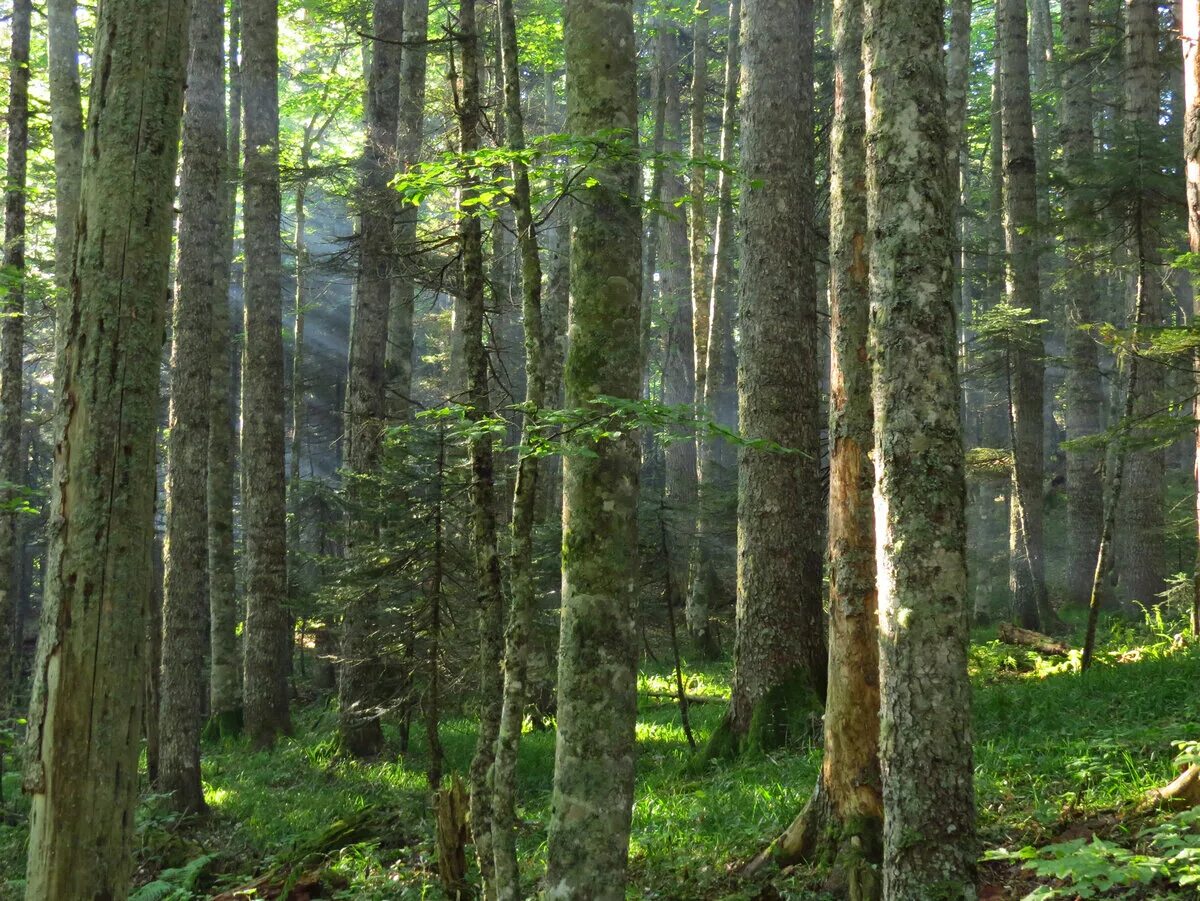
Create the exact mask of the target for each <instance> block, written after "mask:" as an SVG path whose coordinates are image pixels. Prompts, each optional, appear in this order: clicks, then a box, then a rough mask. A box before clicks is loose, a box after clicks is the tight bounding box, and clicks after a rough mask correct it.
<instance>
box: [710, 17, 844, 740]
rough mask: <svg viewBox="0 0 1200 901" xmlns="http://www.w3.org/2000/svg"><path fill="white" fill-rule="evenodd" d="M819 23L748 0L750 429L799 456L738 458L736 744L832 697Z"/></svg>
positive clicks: (782, 736) (744, 216)
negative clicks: (816, 63)
mask: <svg viewBox="0 0 1200 901" xmlns="http://www.w3.org/2000/svg"><path fill="white" fill-rule="evenodd" d="M813 17H814V4H813V3H812V2H809V0H804V2H799V3H797V2H794V0H745V3H744V6H743V7H742V52H743V61H742V161H741V169H742V172H741V177H742V179H743V182H742V191H741V211H740V215H741V224H742V229H741V230H742V270H741V272H742V279H741V300H740V311H739V315H740V326H741V338H742V342H741V347H740V353H739V355H738V367H739V369H738V393H739V400H740V417H741V432H742V435H744V436H745V437H746V438H747V439H750V440H752V441H758V440H762V441H768V442H773V443H774V444H776V445H779V446H781V447H783V448H787V449H788V450H787V451H786V452H779V451H778V450H776V449H773V448H760V447H754V446H746V447H743V448H742V449H741V454H740V465H739V491H738V576H737V579H738V586H737V638H736V644H735V647H734V676H733V691H732V699H731V702H730V710H729V717H728V728H729V733H730V737H731V738H732V739H733V744H734V745H735V746H743V745H749V746H761V747H763V748H770V747H772V746H775V745H778V744H781V743H783V742H786V741H789V740H791V741H794V740H795V739H796V738H797V737H798V736H802V735H804V734H806V733H808V732H810V731H811V721H812V717H813V714H814V712H815V711H817V710H819V708H820V705H821V703H822V702H823V701H824V697H825V683H826V651H825V620H824V615H823V612H822V609H821V600H822V599H821V571H822V564H823V557H824V552H823V548H822V541H823V536H824V532H825V529H824V521H823V520H824V498H823V496H822V490H821V476H820V471H819V469H820V456H821V455H820V449H819V440H820V426H819V423H818V416H819V410H818V397H819V391H820V384H819V380H818V374H817V339H816V336H817V297H816V276H815V260H814V256H813V245H814V242H815V229H814V224H813V216H814V212H813V193H814V187H813V129H812V102H813V87H812V71H813V69H812V64H813V28H814V18H813ZM781 197H786V198H788V202H786V203H781V202H780V198H781ZM723 731H724V730H722V731H719V732H718V733H717V735H716V736H714V739H713V741H717V742H720V741H725V740H726V739H724V738H723V737H722V734H723ZM710 749H711V750H714V751H715V750H717V749H716V748H715V747H714V746H713V745H711V744H710Z"/></svg>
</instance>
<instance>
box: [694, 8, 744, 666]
mask: <svg viewBox="0 0 1200 901" xmlns="http://www.w3.org/2000/svg"><path fill="white" fill-rule="evenodd" d="M741 9H742V4H741V0H731V3H730V6H729V37H728V47H727V49H726V55H725V93H724V101H723V106H722V112H721V148H720V152H721V162H722V163H724V164H725V165H726V166H732V165H733V164H734V152H735V151H734V145H733V141H734V129H735V127H736V120H737V114H738V110H737V96H738V75H739V72H740V69H741V63H740V59H739V55H738V45H739V43H740V41H741V18H742V13H741ZM733 178H734V176H733V173H732V172H729V171H724V170H723V171H722V172H721V174H720V176H719V179H718V184H717V226H716V239H715V245H714V247H713V274H712V282H711V288H712V292H711V299H710V320H709V327H708V344H707V355H708V359H707V361H706V363H705V380H704V404H703V409H704V413H705V415H706V416H708V417H709V418H710V419H711V420H712V421H713V422H715V423H716V424H717V425H719V426H721V427H722V428H726V429H731V430H733V429H736V428H737V415H738V414H737V351H736V349H735V347H734V343H733V320H734V307H735V305H736V303H737V284H736V273H735V271H734V261H735V256H734V255H735V247H734V235H733V217H734V211H733ZM736 465H737V458H736V453H735V451H734V448H733V445H732V444H730V443H729V442H728V441H725V440H724V439H721V438H714V437H708V438H705V439H703V440H702V441H701V442H700V471H699V476H700V482H699V486H698V513H699V518H698V525H697V529H696V565H695V567H694V571H693V573H692V580H693V581H692V586H691V591H690V592H688V598H687V610H686V614H687V623H688V630H689V631H690V632H691V634H692V636H693V638H694V639H695V640H696V643H697V645H698V646H699V647H700V648H701V650H702V651H705V652H708V653H715V652H716V650H717V648H716V636H715V635H714V634H713V625H712V622H711V615H712V608H713V607H714V606H715V604H716V603H717V602H718V601H719V600H720V599H721V597H722V596H723V594H724V591H725V587H726V586H728V585H730V584H731V582H732V579H731V578H730V577H729V573H731V572H732V570H733V560H732V555H731V554H730V553H729V550H730V547H731V545H732V543H733V540H734V536H733V533H732V532H731V531H730V530H728V529H726V528H725V527H724V526H725V523H727V522H729V521H730V520H731V519H734V518H735V517H734V516H733V515H731V514H732V513H733V507H734V498H735V494H736V491H737V478H736V474H735V467H736Z"/></svg>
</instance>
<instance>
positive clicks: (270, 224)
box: [242, 0, 291, 747]
mask: <svg viewBox="0 0 1200 901" xmlns="http://www.w3.org/2000/svg"><path fill="white" fill-rule="evenodd" d="M242 14H243V21H242V27H243V38H244V41H245V51H244V54H243V57H242V76H243V83H242V86H243V91H244V95H243V98H244V102H245V119H244V122H245V151H244V152H245V175H244V180H243V189H242V190H243V193H244V200H243V215H244V218H245V258H246V266H245V274H244V281H243V284H244V293H245V304H246V325H245V336H246V337H245V356H244V360H245V363H244V367H243V371H242V410H243V411H244V412H245V411H253V415H244V416H243V418H242V470H243V474H244V476H243V498H242V522H243V531H244V533H245V536H246V626H245V631H244V642H245V678H244V687H243V692H244V695H245V714H244V716H245V726H246V732H247V734H248V735H249V736H250V740H251V742H252V743H253V744H254V745H256V746H259V747H268V746H270V745H272V744H274V742H275V738H276V737H277V736H278V735H279V734H281V733H283V734H287V733H289V732H290V731H291V717H290V713H289V711H288V686H287V675H288V663H289V660H290V648H289V647H288V644H287V643H286V641H285V636H290V634H291V626H290V624H289V622H288V615H287V613H286V611H285V606H284V605H285V603H286V600H287V512H286V500H285V495H286V488H285V484H284V452H283V445H284V427H283V410H284V406H285V400H284V390H283V304H282V300H283V299H282V297H281V296H280V285H281V282H282V278H283V271H282V262H281V259H280V240H279V217H280V206H281V200H280V193H279V93H278V87H277V76H278V72H279V52H278V35H279V17H278V9H277V4H276V2H275V0H243V2H242Z"/></svg>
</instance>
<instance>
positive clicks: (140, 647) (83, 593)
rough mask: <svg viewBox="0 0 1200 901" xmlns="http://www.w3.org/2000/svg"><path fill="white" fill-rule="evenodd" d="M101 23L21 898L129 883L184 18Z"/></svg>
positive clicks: (62, 406)
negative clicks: (25, 865)
mask: <svg viewBox="0 0 1200 901" xmlns="http://www.w3.org/2000/svg"><path fill="white" fill-rule="evenodd" d="M182 12H183V11H182V10H181V9H180V8H179V7H178V6H177V5H176V4H173V3H170V2H166V0H157V2H149V3H147V2H140V0H139V2H131V0H112V2H106V3H105V4H104V5H103V6H102V7H101V8H100V10H99V20H98V22H97V27H96V44H95V47H94V50H93V55H92V62H93V64H94V66H95V71H96V72H97V73H105V77H103V78H100V77H97V78H96V79H95V80H94V81H93V84H92V94H91V99H90V103H89V104H88V110H89V113H88V116H89V122H88V129H87V147H86V154H85V160H86V162H85V166H84V173H83V180H82V190H81V197H80V207H79V211H78V217H79V218H78V222H79V224H80V229H79V233H78V236H77V241H76V250H75V257H74V259H75V262H74V266H73V270H72V272H73V274H72V278H71V293H70V301H69V304H68V306H67V308H66V309H65V310H64V312H65V313H66V315H64V316H62V317H60V321H61V322H62V325H63V328H62V333H63V337H64V341H63V343H62V345H61V347H62V351H61V354H60V356H59V358H58V360H57V363H56V367H57V378H56V382H55V394H56V397H55V420H54V429H55V462H54V476H53V481H52V482H51V484H52V485H53V486H54V488H53V490H52V491H51V505H52V512H51V518H50V522H51V524H52V525H51V528H50V535H49V543H50V547H49V551H48V557H47V566H46V584H45V599H44V606H43V611H42V627H41V635H40V637H39V645H38V658H37V663H36V666H35V670H34V688H33V695H32V700H31V703H30V713H29V729H28V750H27V757H26V759H27V766H28V769H27V772H26V779H25V788H26V791H28V792H29V794H30V795H31V803H32V806H31V811H30V832H29V858H28V859H29V864H28V871H27V882H26V889H25V896H26V897H27V898H29V899H31V901H32V899H37V901H41V899H48V898H113V899H119V898H124V897H125V896H126V894H127V893H128V891H129V878H130V875H131V873H132V869H133V860H132V857H131V851H132V845H133V838H134V807H135V805H136V803H137V792H138V767H137V761H138V750H139V744H140V739H141V714H142V694H141V692H140V691H139V690H138V689H139V686H140V685H141V683H142V678H143V676H144V675H145V647H144V640H145V634H146V616H147V605H148V604H149V599H150V586H151V577H152V566H151V556H150V552H149V549H150V548H151V546H152V541H153V534H154V489H155V475H154V456H155V434H156V430H157V420H158V394H159V361H160V359H161V355H162V340H163V316H164V310H165V304H164V300H165V297H166V293H167V270H168V260H169V256H170V248H171V220H172V200H173V194H174V182H175V164H176V158H177V149H178V144H179V122H180V116H181V112H182V100H183V83H184V69H185V64H186V59H185V47H186V41H187V35H186V28H187V16H186V15H183V14H182Z"/></svg>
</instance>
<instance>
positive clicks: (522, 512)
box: [492, 0, 546, 901]
mask: <svg viewBox="0 0 1200 901" xmlns="http://www.w3.org/2000/svg"><path fill="white" fill-rule="evenodd" d="M497 10H498V13H499V32H500V57H501V64H502V69H503V80H504V119H505V125H506V126H507V127H506V130H505V133H506V135H507V139H508V148H509V150H511V151H512V152H513V154H514V160H515V161H514V162H513V164H512V175H513V212H514V214H515V216H516V225H517V244H518V246H519V251H520V257H521V318H522V321H523V323H524V331H525V404H526V407H527V409H528V410H529V411H532V412H527V413H526V414H525V417H524V420H523V426H522V435H521V438H520V440H519V441H518V446H519V447H526V446H528V445H529V443H530V439H531V438H532V437H533V436H534V435H535V429H536V424H537V423H536V418H537V416H538V415H540V412H541V410H542V408H543V407H544V406H545V402H546V397H545V395H546V386H545V375H546V371H545V363H544V360H543V351H544V347H543V344H542V342H543V336H544V332H543V327H542V264H541V260H540V259H539V258H538V244H537V235H536V233H535V231H534V223H533V201H532V199H531V196H530V188H529V171H528V169H527V167H526V166H525V164H524V163H523V162H521V160H520V154H521V153H522V152H523V151H524V150H525V147H526V144H525V120H524V116H523V114H522V112H521V80H520V65H519V63H518V60H517V22H516V15H515V13H514V12H513V0H499V3H498V5H497ZM537 491H538V458H537V457H536V456H535V455H533V454H531V453H525V454H523V455H522V456H521V458H520V460H519V462H518V463H517V484H516V489H515V490H514V492H513V513H512V551H511V561H512V562H511V566H510V568H509V579H510V585H511V589H510V590H511V591H512V607H511V612H510V613H509V617H508V630H507V632H506V633H505V646H504V700H503V704H502V709H501V714H500V728H499V734H498V738H497V741H496V760H495V764H494V766H493V780H492V781H493V784H494V786H495V801H494V811H493V816H494V818H495V822H494V826H493V829H492V833H493V841H494V844H495V855H494V856H495V860H496V897H497V899H499V901H519V899H520V898H521V897H522V895H521V880H520V869H519V867H518V864H517V843H516V825H517V811H516V801H517V750H518V747H519V745H520V742H521V728H522V726H523V724H524V722H525V698H526V694H527V685H526V683H527V681H528V677H529V646H530V641H531V639H532V635H531V633H532V631H533V616H534V613H535V611H536V608H537V584H536V573H535V571H534V559H533V526H534V520H535V516H536V513H537Z"/></svg>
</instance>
